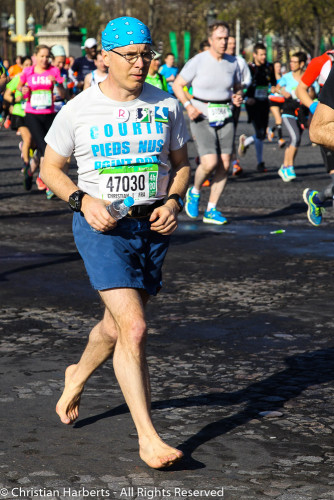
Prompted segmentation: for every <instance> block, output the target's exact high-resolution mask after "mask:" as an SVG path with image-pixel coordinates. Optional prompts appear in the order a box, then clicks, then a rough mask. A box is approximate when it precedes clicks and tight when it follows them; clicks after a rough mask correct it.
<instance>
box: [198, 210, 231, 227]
mask: <svg viewBox="0 0 334 500" xmlns="http://www.w3.org/2000/svg"><path fill="white" fill-rule="evenodd" d="M203 222H205V223H206V224H218V225H222V224H227V219H225V217H223V215H222V214H221V212H219V211H218V210H217V209H216V208H211V210H206V211H205V212H204V216H203Z"/></svg>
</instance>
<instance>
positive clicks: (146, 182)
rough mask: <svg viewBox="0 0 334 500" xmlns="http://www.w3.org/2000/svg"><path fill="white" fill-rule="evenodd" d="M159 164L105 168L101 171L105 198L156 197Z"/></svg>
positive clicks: (102, 196)
mask: <svg viewBox="0 0 334 500" xmlns="http://www.w3.org/2000/svg"><path fill="white" fill-rule="evenodd" d="M158 170H159V166H158V165H157V164H156V163H150V164H146V165H123V166H120V167H112V168H103V169H101V170H100V172H99V192H100V197H101V198H102V199H103V200H110V201H114V200H118V199H120V198H126V197H127V196H132V198H133V199H134V200H135V201H143V200H147V199H149V198H154V197H155V196H156V194H157V182H158Z"/></svg>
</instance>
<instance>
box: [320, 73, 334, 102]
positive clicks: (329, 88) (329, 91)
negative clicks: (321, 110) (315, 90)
mask: <svg viewBox="0 0 334 500" xmlns="http://www.w3.org/2000/svg"><path fill="white" fill-rule="evenodd" d="M333 70H334V66H332V69H331V71H330V73H329V75H328V78H327V80H326V82H325V85H324V86H323V87H322V90H321V91H320V95H319V101H320V102H321V103H322V104H326V106H329V107H330V108H332V109H334V92H333V86H334V71H333Z"/></svg>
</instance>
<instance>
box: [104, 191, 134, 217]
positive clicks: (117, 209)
mask: <svg viewBox="0 0 334 500" xmlns="http://www.w3.org/2000/svg"><path fill="white" fill-rule="evenodd" d="M134 202H135V200H134V199H133V198H132V196H128V197H127V198H125V199H119V200H116V201H113V202H112V203H110V205H107V210H108V212H109V214H110V215H111V217H112V218H113V219H115V220H119V219H122V218H123V217H125V216H126V214H127V213H128V212H129V208H130V207H132V205H133V204H134Z"/></svg>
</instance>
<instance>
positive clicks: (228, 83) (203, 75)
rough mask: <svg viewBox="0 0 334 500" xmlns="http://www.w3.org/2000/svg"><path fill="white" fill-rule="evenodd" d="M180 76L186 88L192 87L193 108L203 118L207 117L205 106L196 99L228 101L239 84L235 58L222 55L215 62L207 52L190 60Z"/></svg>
mask: <svg viewBox="0 0 334 500" xmlns="http://www.w3.org/2000/svg"><path fill="white" fill-rule="evenodd" d="M180 75H181V76H182V78H184V80H185V81H186V82H187V86H188V87H190V85H191V86H192V88H193V95H194V106H195V107H196V108H198V109H199V110H200V111H201V112H202V113H203V114H204V116H207V105H206V104H205V103H204V102H201V101H198V100H197V99H196V97H198V98H199V99H202V100H204V101H206V102H211V101H228V100H230V99H231V97H232V94H233V87H234V85H235V84H238V83H241V74H240V68H239V66H238V63H237V59H236V57H234V56H230V55H228V54H224V56H223V58H222V60H221V61H217V59H215V58H214V57H213V56H212V54H211V53H210V51H209V50H205V51H204V52H201V53H200V54H197V55H196V56H194V57H193V58H192V59H190V60H189V61H188V62H187V63H186V65H185V66H184V68H183V69H182V71H181V73H180Z"/></svg>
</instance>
